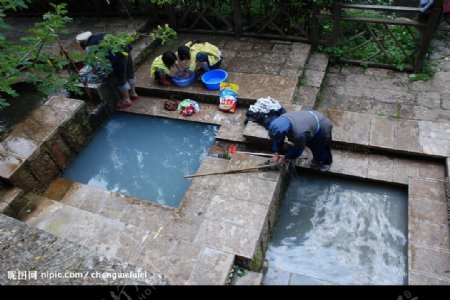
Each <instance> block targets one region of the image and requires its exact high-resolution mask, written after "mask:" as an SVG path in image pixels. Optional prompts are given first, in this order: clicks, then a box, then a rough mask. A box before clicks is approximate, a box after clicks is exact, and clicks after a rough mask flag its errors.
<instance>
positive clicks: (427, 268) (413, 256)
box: [408, 245, 450, 285]
mask: <svg viewBox="0 0 450 300" xmlns="http://www.w3.org/2000/svg"><path fill="white" fill-rule="evenodd" d="M409 253H410V255H409V268H408V273H410V274H411V273H413V272H414V271H419V272H421V273H423V274H426V275H428V276H432V277H434V278H433V279H430V280H429V284H433V285H436V284H445V285H448V284H449V283H450V275H449V273H448V271H449V269H450V252H449V251H444V250H436V249H433V248H428V247H427V248H424V247H419V246H415V245H411V246H410V247H409ZM409 283H410V284H412V282H411V281H410V282H409Z"/></svg>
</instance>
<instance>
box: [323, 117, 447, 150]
mask: <svg viewBox="0 0 450 300" xmlns="http://www.w3.org/2000/svg"><path fill="white" fill-rule="evenodd" d="M326 114H327V116H328V117H329V118H330V119H331V121H332V123H333V140H334V141H338V142H344V143H349V144H357V145H363V146H370V147H376V148H382V149H387V150H390V151H397V152H408V153H413V154H419V155H432V156H436V157H448V156H450V138H449V136H450V135H449V133H450V125H447V124H443V123H437V122H430V121H415V120H398V119H396V120H393V119H392V118H384V117H379V116H369V117H368V116H367V115H366V114H361V113H354V112H348V111H338V110H327V111H326ZM369 133H370V135H369ZM369 136H370V139H369Z"/></svg>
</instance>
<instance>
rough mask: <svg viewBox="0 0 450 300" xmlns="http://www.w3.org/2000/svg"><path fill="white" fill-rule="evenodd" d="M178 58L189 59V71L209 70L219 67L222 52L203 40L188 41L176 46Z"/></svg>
mask: <svg viewBox="0 0 450 300" xmlns="http://www.w3.org/2000/svg"><path fill="white" fill-rule="evenodd" d="M178 56H179V58H180V60H184V59H190V66H189V70H190V71H202V70H203V71H205V72H207V71H209V70H213V69H218V68H220V65H221V63H222V52H221V51H220V50H219V48H218V47H217V46H215V45H213V44H210V43H208V42H203V41H198V40H197V41H190V42H187V43H186V44H184V45H182V46H180V47H178Z"/></svg>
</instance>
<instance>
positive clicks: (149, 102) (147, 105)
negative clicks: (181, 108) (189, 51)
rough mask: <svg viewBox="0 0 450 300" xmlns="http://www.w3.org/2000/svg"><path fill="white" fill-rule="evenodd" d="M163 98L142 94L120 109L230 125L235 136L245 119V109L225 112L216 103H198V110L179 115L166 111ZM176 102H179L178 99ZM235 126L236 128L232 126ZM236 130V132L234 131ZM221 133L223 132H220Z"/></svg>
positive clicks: (175, 112)
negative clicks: (136, 99)
mask: <svg viewBox="0 0 450 300" xmlns="http://www.w3.org/2000/svg"><path fill="white" fill-rule="evenodd" d="M164 101H165V99H161V98H154V97H145V96H142V97H140V99H139V100H138V101H135V102H134V103H133V105H132V106H130V107H127V108H125V109H122V110H121V111H126V112H131V113H136V114H144V115H151V116H158V117H166V118H171V119H177V120H186V121H195V122H201V123H208V124H217V125H228V126H231V128H232V130H233V132H232V133H231V135H232V136H237V135H238V132H237V130H238V129H239V126H241V125H240V124H243V122H244V120H245V113H246V111H247V109H243V108H238V109H237V110H236V112H235V113H226V112H223V111H220V110H218V104H209V103H203V102H202V103H200V112H198V113H196V114H193V115H191V116H181V115H180V114H179V113H178V112H177V111H168V110H165V109H164ZM178 102H180V101H179V100H178ZM234 126H236V128H234ZM235 131H236V132H235ZM222 135H223V133H222Z"/></svg>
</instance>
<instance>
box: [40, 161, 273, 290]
mask: <svg viewBox="0 0 450 300" xmlns="http://www.w3.org/2000/svg"><path fill="white" fill-rule="evenodd" d="M264 160H265V158H261V157H254V156H251V157H244V156H243V155H233V159H232V160H231V161H228V160H223V159H217V158H212V157H206V158H205V160H204V161H203V162H202V164H201V166H200V168H199V170H198V173H209V172H217V171H221V170H226V169H227V168H232V169H236V168H245V167H249V166H255V165H258V164H260V163H262V162H263V161H264ZM279 179H280V172H279V171H260V172H250V173H248V174H234V175H216V176H205V177H198V178H194V179H193V182H192V184H191V186H190V187H189V190H188V192H187V193H186V195H185V199H184V200H183V201H182V202H181V205H180V207H179V208H169V207H163V206H161V205H157V204H155V203H152V202H148V201H142V200H137V199H134V198H132V197H127V196H123V195H120V194H116V193H112V192H107V191H103V190H100V189H95V188H92V187H89V186H86V185H82V184H79V183H74V182H71V181H68V180H65V179H58V180H56V181H54V183H53V184H52V185H51V186H50V187H49V188H48V189H47V191H46V192H45V194H44V195H45V196H46V197H48V198H52V199H54V200H58V201H60V202H59V204H62V205H71V206H73V207H76V208H77V209H82V210H86V211H88V212H90V213H93V214H97V215H100V216H102V217H107V218H110V219H111V220H112V221H117V222H121V223H125V224H129V225H133V226H134V228H138V229H136V230H137V231H138V232H136V233H134V235H135V236H136V237H135V240H138V239H139V238H138V237H139V236H141V237H143V238H142V240H143V244H142V246H141V251H140V253H139V255H138V257H136V262H135V263H136V265H138V266H142V267H147V268H148V266H147V264H151V266H152V268H151V269H152V270H155V271H156V272H161V273H163V274H164V275H165V276H167V277H168V278H169V279H170V281H171V282H172V283H173V282H178V283H180V284H186V283H188V282H190V283H192V284H201V283H202V282H208V283H211V281H207V280H212V279H211V278H209V277H208V278H209V279H202V278H203V277H201V276H200V274H198V275H192V274H193V273H192V272H197V273H201V271H200V269H199V268H200V266H204V267H205V268H206V266H205V265H207V264H208V263H207V262H202V263H200V262H199V261H200V258H199V257H200V256H201V255H202V254H201V253H203V252H205V251H206V253H209V252H208V251H207V250H205V249H204V248H205V247H206V248H208V249H212V250H211V251H213V250H214V251H219V252H220V253H222V254H223V255H225V256H226V257H233V261H234V256H235V255H238V256H239V257H240V259H241V260H242V261H243V262H244V263H245V264H247V265H248V267H249V268H251V267H252V266H253V264H254V266H253V267H255V268H257V267H258V264H259V258H260V257H262V256H261V251H265V247H266V246H267V235H268V234H269V232H270V231H271V230H273V228H272V227H273V224H275V218H276V211H277V208H276V207H277V206H278V204H277V203H278V198H277V199H276V200H274V199H273V198H274V196H273V195H274V194H276V193H277V191H278V190H279V184H278V183H277V182H278V180H279ZM230 186H233V189H234V190H235V191H233V192H231V193H230ZM247 186H253V187H254V189H253V190H254V192H252V191H248V188H247ZM261 190H263V191H264V192H263V194H264V196H262V197H261V196H259V193H260V192H261ZM256 193H257V194H258V196H257V194H256ZM211 195H215V197H212V196H211ZM249 216H250V217H249ZM139 230H140V231H141V232H139ZM144 230H146V231H147V233H145V232H142V231H144ZM202 251H203V252H202ZM214 251H213V252H214ZM219 252H218V253H219ZM222 254H221V255H222ZM205 255H206V254H205ZM180 256H181V257H182V260H180ZM227 260H228V258H227ZM132 263H134V261H132ZM180 268H182V269H183V272H180V271H179V269H180ZM193 268H197V270H198V271H194V269H193ZM202 268H203V267H202ZM177 270H178V271H177ZM216 270H217V268H216ZM217 272H219V271H217ZM219 273H220V274H222V275H220V276H219V275H217V276H216V275H214V276H213V278H215V279H214V280H219V279H220V281H215V283H214V284H224V283H225V281H223V280H222V278H225V279H224V280H226V279H227V274H228V273H229V266H228V265H227V264H225V265H222V267H220V272H219ZM223 274H225V275H223ZM198 276H200V277H198ZM191 277H192V278H191ZM199 278H200V279H199ZM204 280H205V281H204Z"/></svg>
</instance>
